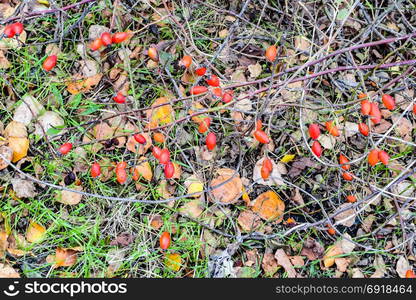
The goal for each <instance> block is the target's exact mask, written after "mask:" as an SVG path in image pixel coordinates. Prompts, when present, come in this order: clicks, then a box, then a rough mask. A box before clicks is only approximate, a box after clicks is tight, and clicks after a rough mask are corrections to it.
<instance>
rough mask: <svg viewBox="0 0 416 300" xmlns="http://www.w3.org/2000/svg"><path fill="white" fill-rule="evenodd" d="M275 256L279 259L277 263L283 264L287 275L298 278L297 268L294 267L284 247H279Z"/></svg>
mask: <svg viewBox="0 0 416 300" xmlns="http://www.w3.org/2000/svg"><path fill="white" fill-rule="evenodd" d="M274 258H275V259H276V261H277V264H278V265H280V266H282V267H283V268H284V269H285V271H286V273H287V277H289V278H296V277H297V275H298V274H297V273H296V271H295V268H294V267H293V265H292V263H291V262H290V259H289V257H288V256H287V255H286V253H285V251H284V250H283V249H277V251H276V252H275V254H274Z"/></svg>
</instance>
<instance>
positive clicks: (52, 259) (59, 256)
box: [46, 248, 78, 268]
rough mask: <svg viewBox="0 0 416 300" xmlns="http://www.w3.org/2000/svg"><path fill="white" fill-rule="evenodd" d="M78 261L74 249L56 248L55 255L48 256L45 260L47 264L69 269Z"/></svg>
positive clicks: (76, 252)
mask: <svg viewBox="0 0 416 300" xmlns="http://www.w3.org/2000/svg"><path fill="white" fill-rule="evenodd" d="M77 259H78V251H77V250H75V249H66V248H57V249H56V252H55V255H49V256H48V257H47V258H46V261H47V262H48V263H52V264H53V266H54V267H55V268H57V267H71V266H73V265H74V264H75V263H76V262H77Z"/></svg>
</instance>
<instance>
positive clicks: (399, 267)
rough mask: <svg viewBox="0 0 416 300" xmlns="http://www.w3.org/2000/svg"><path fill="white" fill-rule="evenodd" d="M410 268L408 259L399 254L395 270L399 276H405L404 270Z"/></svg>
mask: <svg viewBox="0 0 416 300" xmlns="http://www.w3.org/2000/svg"><path fill="white" fill-rule="evenodd" d="M410 269H412V268H411V267H410V264H409V261H408V260H407V259H406V258H405V257H404V256H403V255H400V257H399V259H398V260H397V264H396V272H397V274H398V275H399V277H400V278H406V272H407V270H410Z"/></svg>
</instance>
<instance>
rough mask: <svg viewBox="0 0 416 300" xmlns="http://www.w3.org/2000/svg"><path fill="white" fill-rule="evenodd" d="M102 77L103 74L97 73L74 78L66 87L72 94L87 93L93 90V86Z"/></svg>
mask: <svg viewBox="0 0 416 300" xmlns="http://www.w3.org/2000/svg"><path fill="white" fill-rule="evenodd" d="M102 77H103V75H102V74H96V75H94V76H91V77H87V78H85V79H73V80H70V81H68V82H67V83H66V89H67V90H68V92H70V93H71V94H72V95H76V94H79V93H85V92H88V91H89V90H91V88H93V87H94V86H95V85H97V84H98V83H99V82H100V80H101V78H102Z"/></svg>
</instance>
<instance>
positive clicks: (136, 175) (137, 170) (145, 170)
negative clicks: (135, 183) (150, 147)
mask: <svg viewBox="0 0 416 300" xmlns="http://www.w3.org/2000/svg"><path fill="white" fill-rule="evenodd" d="M139 161H142V162H139V164H138V165H137V166H135V167H133V169H132V173H133V179H134V180H139V179H140V178H144V179H145V180H147V181H151V180H152V178H153V172H152V168H151V167H150V164H149V162H148V158H147V157H145V156H142V157H140V158H139Z"/></svg>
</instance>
